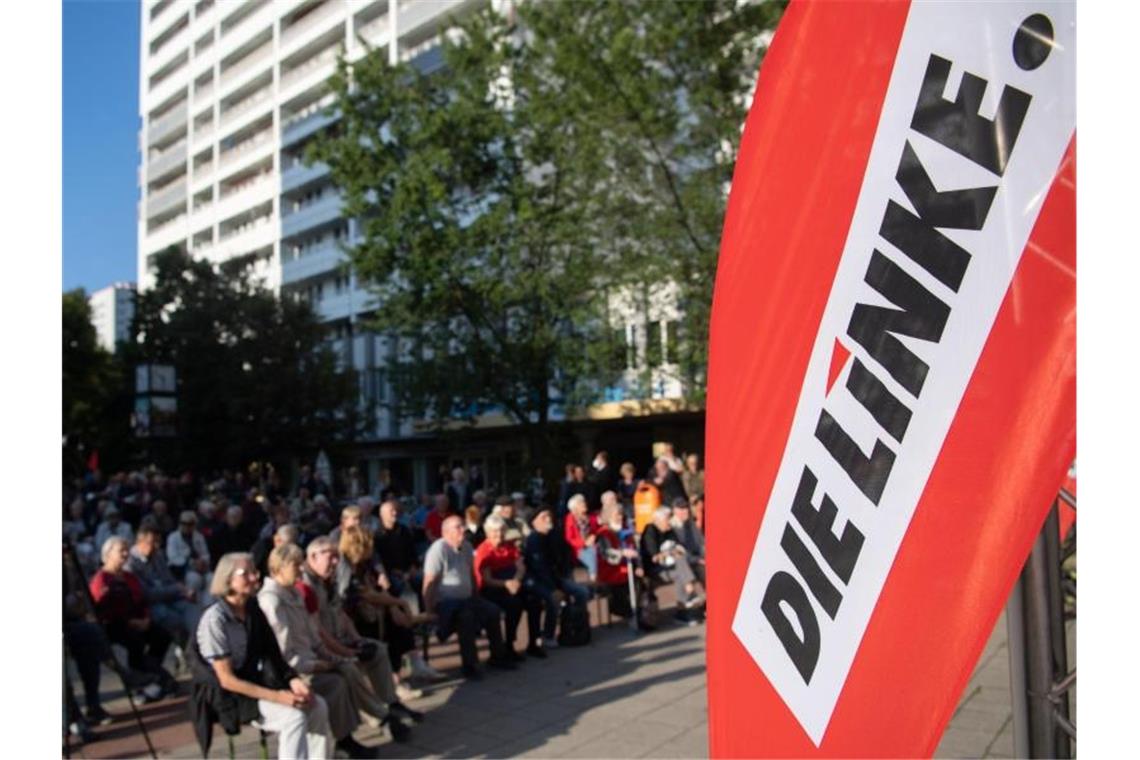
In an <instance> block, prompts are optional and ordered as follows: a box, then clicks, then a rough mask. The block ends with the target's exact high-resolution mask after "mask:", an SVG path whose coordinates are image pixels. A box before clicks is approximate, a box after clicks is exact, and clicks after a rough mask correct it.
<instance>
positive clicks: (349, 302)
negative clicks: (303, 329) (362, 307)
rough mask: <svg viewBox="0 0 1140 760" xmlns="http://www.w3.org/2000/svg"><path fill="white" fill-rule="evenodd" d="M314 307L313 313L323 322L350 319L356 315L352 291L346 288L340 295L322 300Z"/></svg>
mask: <svg viewBox="0 0 1140 760" xmlns="http://www.w3.org/2000/svg"><path fill="white" fill-rule="evenodd" d="M313 306H314V308H313V311H315V312H316V313H317V316H318V317H319V318H320V320H321V321H322V322H333V321H335V320H338V319H348V318H349V317H351V316H352V315H353V313H354V309H353V298H352V291H351V290H349V289H347V288H346V289H345V290H343V291H341V292H340V293H336V294H333V295H330V296H326V297H324V298H322V299H321V300H319V301H317V302H316V303H315V304H313Z"/></svg>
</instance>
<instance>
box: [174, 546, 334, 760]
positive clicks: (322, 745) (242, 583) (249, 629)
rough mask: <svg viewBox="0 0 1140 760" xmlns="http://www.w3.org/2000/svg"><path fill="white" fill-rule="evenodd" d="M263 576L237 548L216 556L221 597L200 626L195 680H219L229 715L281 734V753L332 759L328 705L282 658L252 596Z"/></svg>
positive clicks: (216, 586) (216, 591)
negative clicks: (257, 723)
mask: <svg viewBox="0 0 1140 760" xmlns="http://www.w3.org/2000/svg"><path fill="white" fill-rule="evenodd" d="M258 580H259V576H258V572H257V568H256V567H255V566H254V564H253V558H252V557H251V556H250V555H249V554H246V553H243V552H234V553H231V554H226V555H224V556H223V557H222V558H221V560H219V561H218V566H217V568H215V570H214V580H213V583H212V584H211V587H210V592H211V593H212V594H214V595H215V596H217V597H218V598H219V601H217V602H216V603H214V604H213V605H211V606H210V608H209V609H207V610H206V612H205V613H203V615H202V620H201V622H199V624H198V635H197V637H196V640H195V642H194V655H195V656H193V657H192V658H191V660H192V662H191V667H192V668H193V669H194V678H195V681H196V682H197V683H200V684H205V685H206V686H210V685H212V686H216V687H217V688H218V689H219V690H220V691H221V692H222V693H221V694H220V695H219V696H218V698H219V699H220V700H224V701H226V704H228V705H229V710H230V714H231V715H233V714H234V713H236V714H237V715H238V716H240V718H244V719H245V720H246V721H247V722H248V721H249V720H252V719H255V718H256V719H258V720H259V721H260V725H261V728H262V729H263V730H265V731H272V732H278V733H280V737H279V738H278V749H277V756H278V757H279V758H282V759H284V758H328V757H332V736H331V734H330V732H329V713H328V706H327V705H326V704H325V701H324V700H323V699H321V697H320V696H318V695H316V694H314V693H312V691H310V689H309V686H308V685H307V684H306V683H305V682H304V681H303V680H302V679H301V677H300V676H299V675H298V674H297V672H296V671H295V670H293V668H292V667H290V666H289V664H288V663H287V662H285V659H284V657H282V656H281V650H280V649H279V648H278V646H277V639H276V638H275V637H274V635H273V630H272V629H271V628H270V627H269V622H268V621H267V620H266V619H265V615H264V614H263V613H262V611H261V608H260V607H259V606H258V604H257V600H256V598H255V595H256V593H257V589H258ZM235 699H236V700H237V704H236V705H235V704H234V700H235ZM215 711H216V712H218V713H219V714H221V712H222V711H220V710H217V709H216V707H215Z"/></svg>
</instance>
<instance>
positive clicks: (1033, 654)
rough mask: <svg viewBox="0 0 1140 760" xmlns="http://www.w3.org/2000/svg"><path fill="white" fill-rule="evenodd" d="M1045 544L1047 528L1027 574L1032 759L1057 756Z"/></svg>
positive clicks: (1039, 538) (1040, 535)
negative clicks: (1050, 699) (1051, 692)
mask: <svg viewBox="0 0 1140 760" xmlns="http://www.w3.org/2000/svg"><path fill="white" fill-rule="evenodd" d="M1046 525H1048V520H1046ZM1054 529H1056V528H1054ZM1045 543H1046V538H1045V527H1044V526H1043V527H1042V530H1041V532H1040V533H1038V534H1037V538H1036V540H1035V541H1034V542H1033V551H1031V552H1030V554H1029V559H1028V561H1027V562H1026V563H1025V571H1024V578H1025V588H1024V602H1025V650H1026V651H1025V653H1026V660H1025V661H1026V686H1027V687H1028V697H1029V699H1028V705H1029V709H1028V716H1029V721H1028V725H1029V746H1030V751H1029V755H1028V757H1033V758H1038V757H1043V758H1053V757H1057V747H1056V742H1055V741H1054V738H1055V736H1056V727H1055V726H1054V724H1053V704H1052V702H1050V701H1049V692H1050V691H1051V690H1052V688H1053V647H1052V642H1051V641H1050V638H1051V635H1050V634H1051V629H1052V626H1051V624H1050V622H1049V607H1050V604H1049V568H1048V566H1047V564H1048V557H1047V554H1048V553H1047V551H1046V548H1045Z"/></svg>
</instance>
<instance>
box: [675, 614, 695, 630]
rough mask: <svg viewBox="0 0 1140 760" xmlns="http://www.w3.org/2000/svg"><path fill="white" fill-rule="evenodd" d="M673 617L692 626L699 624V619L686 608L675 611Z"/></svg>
mask: <svg viewBox="0 0 1140 760" xmlns="http://www.w3.org/2000/svg"><path fill="white" fill-rule="evenodd" d="M673 619H674V620H676V621H677V622H678V623H682V624H684V625H686V626H688V627H690V628H692V627H693V626H694V625H696V624H697V621H696V620H694V619H693V617H692V616H691V615H690V614H689V613H688V612H687V611H686V610H677V611H676V612H674V613H673Z"/></svg>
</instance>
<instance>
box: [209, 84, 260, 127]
mask: <svg viewBox="0 0 1140 760" xmlns="http://www.w3.org/2000/svg"><path fill="white" fill-rule="evenodd" d="M272 100H273V87H272V86H271V85H266V86H265V87H262V88H261V89H260V90H258V91H257V92H255V93H253V94H252V95H250V96H249V97H247V98H246V99H245V100H242V101H240V102H238V103H236V104H234V105H233V106H231V107H230V108H229V109H228V110H226V111H223V112H222V116H221V118H220V119H219V126H220V128H221V129H232V128H233V127H234V126H236V125H238V124H239V123H241V122H242V121H243V118H242V117H253V116H255V115H256V116H264V115H265V114H264V111H265V110H267V107H269V106H270V105H271V101H272ZM258 106H263V107H262V108H258Z"/></svg>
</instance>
